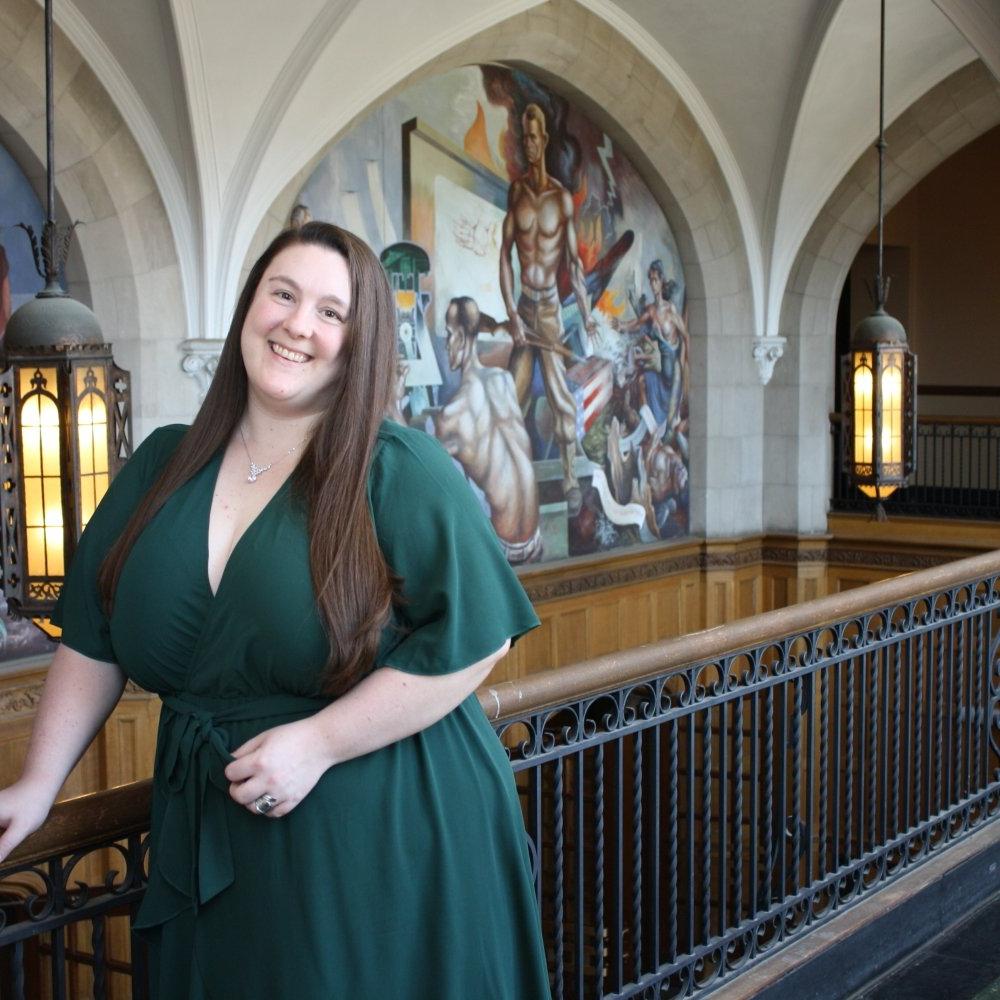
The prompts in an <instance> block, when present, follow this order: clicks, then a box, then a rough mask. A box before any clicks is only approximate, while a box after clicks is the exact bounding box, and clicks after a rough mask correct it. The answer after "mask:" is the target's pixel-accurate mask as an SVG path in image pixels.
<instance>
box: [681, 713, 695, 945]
mask: <svg viewBox="0 0 1000 1000" xmlns="http://www.w3.org/2000/svg"><path fill="white" fill-rule="evenodd" d="M697 718H698V717H697V715H696V714H694V715H689V716H688V717H687V718H686V719H685V720H684V721H685V724H686V728H687V740H686V743H687V746H686V747H685V750H686V752H687V768H686V771H687V774H686V779H687V801H686V802H685V803H684V805H685V808H686V809H687V858H686V866H685V872H686V873H687V941H686V943H685V951H688V952H691V951H693V950H694V947H695V929H694V921H695V892H694V869H695V785H696V783H697V763H696V760H695V743H696V735H697V734H696V731H695V730H696V726H697V722H696V720H697Z"/></svg>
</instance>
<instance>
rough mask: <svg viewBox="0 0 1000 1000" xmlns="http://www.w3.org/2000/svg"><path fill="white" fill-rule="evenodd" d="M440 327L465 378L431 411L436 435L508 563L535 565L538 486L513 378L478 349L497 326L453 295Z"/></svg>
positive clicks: (539, 542)
mask: <svg viewBox="0 0 1000 1000" xmlns="http://www.w3.org/2000/svg"><path fill="white" fill-rule="evenodd" d="M445 325H446V327H447V329H448V341H447V345H448V361H449V363H450V365H451V367H452V370H453V371H461V373H462V381H461V383H460V384H459V387H458V391H457V392H456V393H455V395H454V396H453V397H452V398H451V400H450V401H449V402H448V404H447V405H446V406H445V407H444V408H443V409H440V410H432V411H430V413H431V417H432V419H433V421H434V430H435V434H436V436H437V438H438V439H439V440H440V441H441V443H442V444H443V445H444V446H445V448H446V449H447V451H448V453H449V454H450V455H453V456H454V457H455V458H457V459H458V461H459V462H460V463H461V465H462V468H463V469H465V472H466V474H467V475H468V476H469V478H470V479H471V480H472V481H473V482H474V483H475V484H476V485H477V486H478V487H479V488H480V489H481V490H482V491H483V493H484V494H485V496H486V500H487V502H488V503H489V505H490V520H491V521H492V522H493V528H494V530H495V531H496V533H497V537H498V538H499V539H500V544H501V545H502V546H503V549H504V552H505V554H506V556H507V561H508V562H509V563H511V564H512V565H516V564H518V563H527V562H535V561H537V560H538V559H540V558H541V555H542V533H541V528H540V527H539V523H538V487H537V484H536V483H535V468H534V466H533V465H532V464H531V442H530V441H529V440H528V432H527V431H526V430H525V427H524V418H523V417H522V415H521V407H520V404H519V403H518V399H517V392H516V391H515V389H514V380H513V379H512V378H511V375H510V372H508V371H506V370H505V369H503V368H495V367H491V366H488V365H483V364H481V363H480V361H479V357H478V356H477V354H476V335H477V334H478V333H479V332H480V330H482V331H484V332H493V331H494V330H496V329H497V326H498V324H497V323H496V322H495V321H494V320H493V319H492V318H491V317H489V316H486V315H483V314H481V313H480V312H479V307H478V306H477V305H476V303H475V302H474V301H473V300H472V299H470V298H469V297H468V296H462V297H461V298H456V299H452V300H451V303H450V304H449V306H448V311H447V312H446V313H445Z"/></svg>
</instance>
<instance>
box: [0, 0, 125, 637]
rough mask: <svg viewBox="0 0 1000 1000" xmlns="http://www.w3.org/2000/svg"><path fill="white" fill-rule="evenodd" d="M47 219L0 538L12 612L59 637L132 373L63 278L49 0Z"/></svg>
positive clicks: (6, 375)
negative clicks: (74, 565) (56, 619)
mask: <svg viewBox="0 0 1000 1000" xmlns="http://www.w3.org/2000/svg"><path fill="white" fill-rule="evenodd" d="M45 48H46V123H47V139H48V177H47V180H48V218H47V220H46V222H45V224H44V226H43V228H42V235H41V244H40V245H39V241H38V239H36V236H35V233H34V232H33V231H32V229H31V227H30V226H24V225H22V226H21V228H22V229H24V230H25V232H26V233H27V234H28V238H29V239H30V240H31V248H32V251H33V252H34V255H35V267H36V269H37V270H38V273H39V274H40V275H41V276H42V278H44V279H45V283H46V284H45V289H44V290H43V291H41V292H39V293H38V295H37V296H36V297H35V298H34V299H32V300H31V301H30V302H27V303H25V304H24V305H23V306H22V307H21V308H20V309H18V310H17V311H16V312H15V313H14V314H13V316H11V318H10V320H9V322H8V324H7V330H6V333H5V335H4V340H3V366H2V367H3V371H2V373H0V540H2V545H3V550H2V558H3V589H4V594H5V596H6V598H7V607H8V611H9V612H10V613H11V614H15V615H23V616H24V617H27V618H30V619H31V620H32V621H33V622H34V623H35V624H36V625H38V626H39V627H40V628H41V629H42V630H43V631H45V632H46V633H47V634H48V635H50V636H51V637H53V638H57V637H58V635H59V634H60V630H59V629H58V628H56V627H55V626H54V625H52V624H51V622H50V621H49V615H50V613H51V611H52V608H53V607H54V605H55V602H56V600H57V599H58V597H59V593H60V590H61V589H62V582H63V577H64V575H65V571H66V566H67V565H68V564H69V561H70V559H71V558H72V556H73V552H74V550H75V548H76V543H77V540H78V539H79V537H80V534H81V532H82V531H83V529H84V528H85V527H86V526H87V522H88V521H89V520H90V517H91V515H92V514H93V513H94V510H95V509H96V507H97V505H98V503H99V502H100V500H101V498H102V497H103V496H104V494H105V493H106V492H107V489H108V484H109V483H110V481H111V479H112V478H113V477H114V476H115V474H116V473H117V472H118V470H119V469H120V468H121V466H122V465H123V464H124V462H125V460H126V459H127V458H128V457H129V455H130V454H131V451H132V446H131V438H132V436H131V415H130V397H129V375H128V372H126V371H123V370H122V369H121V368H119V367H118V366H117V365H116V364H115V362H114V358H113V357H112V354H111V345H110V344H105V343H104V338H103V336H102V335H101V328H100V326H99V324H98V322H97V317H96V316H95V315H94V314H93V313H92V312H91V311H90V310H89V309H88V308H87V307H86V306H85V305H83V304H82V303H80V302H77V301H75V300H74V299H72V298H70V297H69V296H68V295H67V294H66V293H65V291H63V289H62V286H61V285H60V282H59V271H60V269H61V268H62V265H63V262H64V260H65V257H66V253H67V251H68V249H69V241H70V238H71V236H72V232H73V228H74V227H72V226H70V227H68V228H67V227H59V226H57V225H56V224H55V222H54V221H53V208H54V201H55V186H54V178H53V174H52V164H53V155H52V147H53V143H52V7H51V0H47V2H46V5H45Z"/></svg>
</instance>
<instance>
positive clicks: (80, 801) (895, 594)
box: [5, 550, 1000, 867]
mask: <svg viewBox="0 0 1000 1000" xmlns="http://www.w3.org/2000/svg"><path fill="white" fill-rule="evenodd" d="M992 575H998V576H1000V550H996V551H992V552H986V553H983V554H981V555H976V556H972V557H970V558H968V559H961V560H958V561H956V562H950V563H946V564H944V565H942V566H935V567H932V568H930V569H924V570H920V571H918V572H915V573H907V574H904V575H902V576H898V577H894V578H893V579H890V580H880V581H878V582H876V583H870V584H867V585H866V586H863V587H857V588H855V589H853V590H849V591H846V592H844V593H841V594H831V595H829V596H827V597H820V598H817V599H816V600H813V601H807V602H804V603H802V604H795V605H792V606H790V607H787V608H779V609H778V610H776V611H767V612H764V613H763V614H759V615H755V616H754V617H752V618H744V619H741V620H739V621H735V622H730V623H728V624H725V625H718V626H716V627H715V628H710V629H705V630H703V631H701V632H693V633H691V634H689V635H684V636H680V637H678V638H674V639H664V640H661V641H660V642H655V643H650V644H648V645H645V646H639V647H636V648H635V649H629V650H625V651H623V652H620V653H609V654H607V655H605V656H598V657H594V658H593V659H590V660H584V661H582V662H580V663H574V664H570V665H568V666H565V667H558V668H555V669H552V670H547V671H544V672H542V673H538V674H533V675H531V676H530V677H526V678H523V679H520V680H516V681H505V682H504V683H502V684H497V685H491V686H488V687H485V688H481V689H480V690H479V701H480V704H481V705H482V706H483V709H484V711H485V712H486V714H487V716H488V717H489V718H490V719H491V720H492V721H494V722H497V721H501V720H503V719H505V718H508V717H511V716H514V715H522V714H524V713H525V712H531V711H536V710H539V709H544V708H546V707H548V706H551V705H556V704H559V703H560V702H563V701H570V700H574V699H578V698H582V697H587V696H589V695H595V694H599V693H601V692H603V691H610V690H614V689H615V688H618V687H622V686H623V685H625V684H630V683H633V682H635V681H638V680H642V679H644V678H648V677H653V676H657V675H660V674H664V673H668V672H669V671H671V670H675V669H682V668H683V667H685V666H688V665H690V664H691V663H696V662H699V661H702V660H713V659H717V658H718V657H720V656H723V655H725V654H727V653H732V652H735V651H736V650H740V649H745V648H748V647H752V646H757V645H760V644H761V643H766V642H768V641H770V640H775V641H778V640H780V639H782V638H785V637H787V636H789V635H794V634H796V633H798V632H808V631H813V630H815V629H816V628H821V627H823V626H824V625H828V624H830V623H831V622H834V621H839V620H842V619H846V618H854V617H857V616H859V615H863V614H866V613H868V612H871V611H875V610H877V609H879V608H881V607H884V606H886V605H891V604H896V603H899V602H901V601H907V600H912V599H914V598H918V597H921V596H922V595H924V594H929V593H933V592H936V591H940V590H945V589H947V588H949V587H955V586H960V585H962V584H965V583H969V582H972V581H975V580H978V579H981V578H983V577H989V576H992ZM151 801H152V782H151V781H149V780H148V779H147V780H145V781H136V782H131V783H130V784H126V785H119V786H117V787H115V788H110V789H107V790H106V791H102V792H93V793H91V794H88V795H81V796H78V797H77V798H73V799H67V800H66V801H65V802H60V803H59V804H57V805H56V806H55V807H54V808H53V810H52V813H51V815H50V816H49V818H48V820H47V821H46V823H45V825H44V826H43V827H42V828H41V829H39V830H38V831H36V832H35V833H34V834H32V835H31V836H30V837H28V838H27V839H26V840H25V841H24V843H23V844H21V846H20V847H19V848H18V849H17V850H16V851H15V852H13V854H12V855H11V857H10V858H9V859H8V861H7V862H6V863H5V867H6V866H7V865H10V864H23V863H29V862H33V861H39V860H42V859H43V858H46V857H49V856H52V855H54V854H58V853H60V852H65V851H71V850H72V851H76V850H84V849H86V848H88V847H92V846H97V845H99V844H102V843H107V842H109V841H112V840H115V839H119V838H123V837H126V836H128V835H129V834H132V833H137V832H141V831H144V830H146V829H147V828H148V824H149V808H150V803H151Z"/></svg>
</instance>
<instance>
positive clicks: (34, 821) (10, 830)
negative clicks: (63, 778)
mask: <svg viewBox="0 0 1000 1000" xmlns="http://www.w3.org/2000/svg"><path fill="white" fill-rule="evenodd" d="M52 802H53V798H52V796H51V795H50V794H49V793H48V792H47V791H46V790H44V789H42V788H40V787H39V786H38V785H37V784H34V783H32V782H28V781H24V780H23V779H22V780H21V781H18V782H15V783H14V784H13V785H10V786H8V787H7V788H4V789H3V790H2V791H0V827H3V828H4V832H3V836H0V862H3V861H5V860H6V858H7V857H8V855H9V854H10V853H11V851H13V850H14V848H15V847H17V846H18V844H20V843H21V842H22V841H23V840H24V839H25V837H27V836H28V835H29V834H31V833H34V832H35V831H36V830H37V829H38V828H39V827H40V826H41V825H42V824H43V823H44V822H45V817H46V816H48V814H49V810H50V809H51V808H52Z"/></svg>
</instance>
